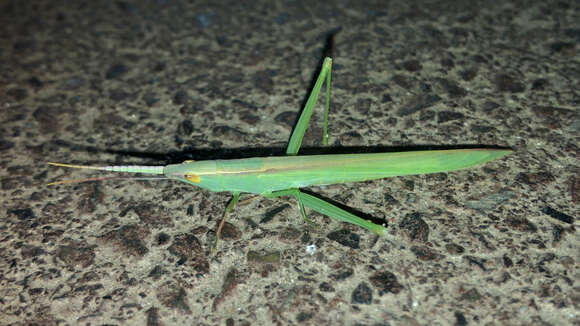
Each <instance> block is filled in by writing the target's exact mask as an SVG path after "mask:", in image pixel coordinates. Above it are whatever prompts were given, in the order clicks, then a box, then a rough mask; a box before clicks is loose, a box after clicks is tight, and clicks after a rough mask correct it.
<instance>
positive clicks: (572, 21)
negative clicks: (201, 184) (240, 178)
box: [0, 0, 580, 325]
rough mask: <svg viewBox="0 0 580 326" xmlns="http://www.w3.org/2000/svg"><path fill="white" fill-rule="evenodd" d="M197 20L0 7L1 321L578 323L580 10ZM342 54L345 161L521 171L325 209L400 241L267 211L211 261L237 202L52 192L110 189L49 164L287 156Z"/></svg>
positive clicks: (201, 8)
mask: <svg viewBox="0 0 580 326" xmlns="http://www.w3.org/2000/svg"><path fill="white" fill-rule="evenodd" d="M192 2H195V1H161V0H158V1H153V0H150V1H17V0H14V1H3V2H2V3H1V4H0V21H2V28H1V29H0V104H1V111H0V112H1V113H0V124H1V126H2V128H0V137H1V139H0V162H1V170H0V176H1V188H2V196H1V199H0V202H1V213H0V214H1V216H2V218H1V219H0V324H13V325H76V324H82V325H103V324H106V325H121V324H124V325H174V324H199V325H216V324H221V325H224V324H225V325H256V324H280V325H287V324H304V325H323V324H340V323H342V324H347V325H355V324H356V325H451V324H455V325H473V324H482V325H565V324H568V325H570V324H575V325H578V324H580V323H579V322H578V320H579V318H580V317H579V302H580V291H579V290H580V285H579V283H578V281H579V273H580V272H579V268H578V266H579V264H578V260H579V259H580V257H579V254H578V253H579V252H580V250H579V249H580V241H579V240H580V238H579V236H578V232H577V230H576V227H577V225H578V222H577V218H578V215H579V212H580V208H579V196H580V177H579V175H580V173H579V172H580V168H579V161H578V156H579V148H578V144H579V139H580V137H579V131H580V117H579V114H578V106H579V102H580V94H579V80H580V59H579V57H580V56H579V54H578V52H579V50H580V48H579V43H580V8H579V6H578V3H577V2H576V3H575V2H574V1H549V2H546V1H510V2H507V3H506V2H505V1H471V2H466V3H469V5H462V4H461V3H463V2H461V1H390V2H387V1H376V2H372V1H336V2H330V3H329V2H327V1H280V2H271V1H221V3H222V4H221V5H215V4H213V3H214V1H207V3H203V2H199V1H198V3H196V4H192ZM333 33H335V37H334V38H333V40H332V38H329V35H331V34H333ZM331 43H332V44H331ZM331 45H332V46H331ZM325 47H326V48H327V49H332V51H333V57H334V59H335V60H334V63H335V65H334V70H333V90H334V93H333V106H332V112H331V120H330V133H331V143H332V146H335V147H359V148H360V147H370V146H384V147H387V148H392V147H402V148H408V147H411V146H422V145H448V146H454V145H461V144H482V145H500V146H509V147H512V148H514V149H515V152H514V153H513V154H512V155H510V156H508V157H506V158H504V159H501V160H498V161H494V162H491V163H489V164H486V165H485V166H483V167H480V168H474V169H469V170H464V171H459V172H453V173H446V174H434V175H422V176H411V177H401V178H393V179H387V180H379V181H374V182H364V183H356V184H342V185H334V186H327V187H318V188H312V189H311V190H312V191H314V192H316V193H319V194H321V195H323V196H325V197H326V198H330V199H333V200H335V201H337V202H340V203H344V204H345V205H347V206H349V207H352V208H353V209H354V210H355V211H356V212H358V213H359V214H361V215H363V216H367V217H373V218H375V219H377V220H382V222H383V223H385V224H386V225H387V227H388V230H389V235H388V236H387V237H384V238H380V239H378V238H377V237H376V236H375V235H373V234H371V233H370V232H368V231H366V230H364V229H360V228H357V227H353V226H350V225H345V224H342V223H339V222H336V221H334V220H331V219H329V218H325V217H322V216H319V215H316V214H311V217H312V218H313V219H315V220H316V222H317V223H318V224H319V225H320V229H315V228H312V227H310V226H308V225H306V224H304V223H303V222H302V220H301V218H300V217H299V214H298V211H297V208H296V205H295V203H294V202H293V201H292V200H290V199H284V198H282V199H275V200H266V199H256V200H254V201H251V202H249V203H247V204H246V205H242V206H240V207H238V208H236V210H235V211H234V213H233V214H232V215H231V217H230V219H229V222H230V224H227V225H226V229H225V231H224V239H223V240H222V241H221V242H220V246H219V251H218V252H217V253H216V255H215V256H212V255H211V254H210V247H211V244H212V241H213V239H214V237H215V233H214V230H215V229H216V223H217V221H218V220H219V218H220V216H221V214H222V212H223V208H224V206H225V204H226V202H227V201H228V199H229V196H228V194H226V193H209V192H207V191H202V190H198V189H195V188H192V187H189V186H187V185H185V184H178V183H173V182H153V181H140V182H138V181H124V180H118V181H108V182H102V183H85V184H74V185H61V186H54V187H47V186H44V184H45V183H46V182H49V181H54V180H57V179H62V178H77V177H84V176H87V175H93V174H91V173H87V172H83V171H71V170H66V169H62V168H51V167H48V166H47V165H46V162H47V161H57V162H75V163H95V164H96V163H138V164H165V163H169V162H176V161H180V160H184V159H204V158H205V159H207V158H224V157H225V158H227V157H236V156H238V157H241V156H257V155H271V154H276V153H280V152H281V151H283V149H284V146H285V144H286V141H287V139H288V137H289V134H290V131H291V128H292V126H293V124H294V122H295V119H296V117H297V114H298V112H299V110H300V107H301V105H302V103H303V101H304V98H305V96H306V95H307V94H308V89H309V87H310V86H309V85H310V84H311V80H312V78H313V76H314V74H315V73H316V70H317V69H318V67H319V63H320V61H321V58H322V56H323V49H324V48H325ZM312 125H313V128H312V132H309V133H308V134H307V136H306V140H305V142H306V146H310V147H313V148H314V150H316V147H317V146H319V142H318V139H319V135H320V119H317V120H314V121H313V122H312Z"/></svg>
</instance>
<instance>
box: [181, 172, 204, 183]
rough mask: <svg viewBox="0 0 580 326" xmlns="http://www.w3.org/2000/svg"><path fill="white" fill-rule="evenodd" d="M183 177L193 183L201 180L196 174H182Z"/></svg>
mask: <svg viewBox="0 0 580 326" xmlns="http://www.w3.org/2000/svg"><path fill="white" fill-rule="evenodd" d="M183 178H185V179H186V180H187V181H191V182H194V183H199V182H200V181H201V178H200V177H199V175H197V174H184V175H183Z"/></svg>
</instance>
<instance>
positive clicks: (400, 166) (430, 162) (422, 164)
mask: <svg viewBox="0 0 580 326" xmlns="http://www.w3.org/2000/svg"><path fill="white" fill-rule="evenodd" d="M331 66H332V60H331V59H330V58H325V60H324V62H323V64H322V68H321V70H320V74H319V75H318V78H317V79H316V83H315V85H314V88H313V89H312V92H311V93H310V96H309V98H308V100H307V102H306V105H305V107H304V110H303V111H302V114H301V116H300V118H299V120H298V122H297V124H296V127H295V128H294V131H293V132H292V136H291V137H290V141H289V143H288V148H287V149H286V156H279V157H256V158H244V159H233V160H212V161H185V162H183V163H181V164H171V165H166V166H136V165H131V166H85V165H72V164H63V163H48V164H50V165H54V166H61V167H67V168H79V169H92V170H101V171H111V172H128V173H141V174H155V175H160V178H162V179H172V180H178V181H182V182H186V183H189V184H191V185H194V186H197V187H200V188H204V189H207V190H210V191H230V192H232V194H233V197H232V199H231V201H230V202H229V203H228V205H227V206H226V209H225V212H224V215H223V218H222V221H221V223H220V225H219V227H218V230H217V238H219V234H220V231H221V229H222V227H223V225H224V222H225V218H226V216H227V214H228V212H229V211H230V210H232V208H233V207H234V206H235V204H236V202H237V201H238V199H239V197H240V193H254V194H259V195H262V196H264V197H268V198H272V197H279V196H294V197H295V198H296V200H297V202H298V207H299V208H300V213H301V215H302V218H303V219H304V220H305V221H309V219H308V218H307V216H306V212H305V207H308V208H310V209H312V210H315V211H317V212H319V213H321V214H324V215H327V216H329V217H331V218H334V219H337V220H339V221H343V222H347V223H352V224H355V225H358V226H361V227H363V228H366V229H368V230H371V231H373V232H375V233H377V234H379V235H383V234H384V233H385V228H384V227H383V226H381V225H377V224H375V223H372V222H370V221H367V220H364V219H362V218H360V217H358V216H355V215H353V214H351V213H349V212H347V211H345V210H343V209H341V208H339V207H336V206H335V205H332V204H331V203H328V202H326V201H324V200H322V199H320V198H317V197H315V196H312V195H310V194H307V193H304V192H302V191H300V188H302V187H308V186H312V185H329V184H335V183H343V182H356V181H366V180H374V179H382V178H388V177H394V176H402V175H411V174H425V173H436V172H446V171H453V170H458V169H463V168H468V167H472V166H475V165H479V164H483V163H485V162H488V161H491V160H494V159H496V158H499V157H502V156H504V155H506V154H509V153H511V150H509V149H499V148H470V149H449V150H425V151H409V152H390V153H365V154H330V155H304V156H297V154H298V150H299V149H300V145H301V144H302V138H303V137H304V132H305V131H306V128H307V126H308V122H309V121H310V117H311V116H312V112H313V109H314V106H315V104H316V101H317V99H318V94H319V93H320V89H321V87H322V84H323V83H324V81H325V80H326V99H325V109H324V125H323V136H322V142H323V144H324V145H327V143H328V133H327V124H328V109H329V101H330V71H331ZM101 179H102V178H92V179H83V180H70V181H57V182H53V183H51V184H61V183H68V182H82V181H94V180H101Z"/></svg>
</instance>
